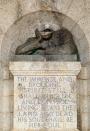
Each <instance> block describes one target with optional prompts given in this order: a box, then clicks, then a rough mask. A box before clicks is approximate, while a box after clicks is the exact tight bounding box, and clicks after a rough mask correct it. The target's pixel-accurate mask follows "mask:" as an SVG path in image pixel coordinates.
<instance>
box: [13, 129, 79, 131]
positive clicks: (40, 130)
mask: <svg viewBox="0 0 90 131" xmlns="http://www.w3.org/2000/svg"><path fill="white" fill-rule="evenodd" d="M12 131H79V130H78V129H26V130H22V129H13V130H12Z"/></svg>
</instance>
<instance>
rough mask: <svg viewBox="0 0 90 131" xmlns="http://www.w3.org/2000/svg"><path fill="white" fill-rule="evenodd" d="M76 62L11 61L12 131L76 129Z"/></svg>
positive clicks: (64, 130)
mask: <svg viewBox="0 0 90 131" xmlns="http://www.w3.org/2000/svg"><path fill="white" fill-rule="evenodd" d="M80 68H81V66H80V63H79V62H11V63H10V71H11V72H12V74H13V75H14V118H13V119H14V123H13V125H14V127H13V129H12V130H14V131H21V130H22V131H27V130H29V131H35V130H36V131H41V130H44V131H76V130H78V129H77V87H76V76H77V75H78V73H79V72H80Z"/></svg>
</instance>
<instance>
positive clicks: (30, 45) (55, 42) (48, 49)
mask: <svg viewBox="0 0 90 131" xmlns="http://www.w3.org/2000/svg"><path fill="white" fill-rule="evenodd" d="M35 35H36V37H33V38H29V39H28V40H27V41H26V42H25V43H24V44H23V45H20V46H19V47H18V48H17V49H16V55H32V54H34V55H36V54H39V55H59V54H60V55H62V54H65V55H69V54H77V53H78V51H77V48H76V45H75V43H74V40H73V36H72V34H71V33H70V32H69V31H68V30H67V29H65V28H62V29H60V30H57V31H53V30H52V29H45V30H43V31H39V30H38V29H36V30H35Z"/></svg>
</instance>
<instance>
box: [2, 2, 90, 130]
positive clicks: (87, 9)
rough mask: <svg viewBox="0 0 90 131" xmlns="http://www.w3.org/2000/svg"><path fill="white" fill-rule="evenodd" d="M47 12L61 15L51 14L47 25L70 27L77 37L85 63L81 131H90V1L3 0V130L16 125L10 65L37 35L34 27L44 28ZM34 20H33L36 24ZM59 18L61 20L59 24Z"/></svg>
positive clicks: (81, 74)
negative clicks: (16, 53)
mask: <svg viewBox="0 0 90 131" xmlns="http://www.w3.org/2000/svg"><path fill="white" fill-rule="evenodd" d="M41 10H42V11H41ZM43 11H55V12H57V13H55V14H56V15H55V17H54V18H53V17H52V15H53V13H51V12H48V13H47V14H48V15H46V16H45V17H44V19H47V22H45V21H44V19H43V22H44V23H45V24H46V25H48V24H49V25H52V27H53V28H54V29H57V28H60V27H61V26H63V27H66V28H67V29H68V30H69V31H71V33H72V34H73V36H74V40H75V42H76V45H77V48H78V50H79V55H80V56H81V63H82V71H81V73H80V75H79V78H78V79H79V81H78V86H79V94H78V100H79V103H80V104H79V103H78V105H80V107H79V112H80V113H79V114H80V117H81V121H82V122H81V123H80V128H81V130H82V131H89V130H90V124H89V123H90V117H89V116H90V110H89V108H90V89H89V87H90V85H89V84H90V69H89V68H90V1H89V0H86V1H83V0H49V1H47V0H38V1H37V0H0V103H1V104H0V105H1V107H0V115H1V117H0V118H1V119H0V130H1V131H11V128H12V126H13V123H12V122H13V121H12V117H13V101H12V99H13V80H12V79H11V75H10V72H9V70H8V67H9V65H8V63H9V61H11V60H13V58H14V51H15V49H16V47H17V46H18V45H20V44H21V43H23V42H25V40H26V39H27V38H28V37H30V36H33V35H34V33H33V28H36V27H37V26H38V27H40V21H39V22H38V19H40V20H41V21H42V19H41V14H42V12H43ZM49 14H50V15H49ZM57 14H59V15H57ZM61 14H63V15H61ZM48 16H49V17H50V18H49V19H48ZM31 18H33V19H32V21H31ZM37 18H38V19H37ZM56 18H57V19H58V21H56ZM35 20H36V22H35ZM42 27H43V26H42ZM80 117H79V118H80Z"/></svg>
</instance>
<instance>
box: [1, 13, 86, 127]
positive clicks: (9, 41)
mask: <svg viewBox="0 0 90 131" xmlns="http://www.w3.org/2000/svg"><path fill="white" fill-rule="evenodd" d="M67 23H69V24H67ZM44 25H49V26H51V28H53V29H54V30H57V29H59V28H61V27H65V28H66V29H68V30H69V31H70V32H71V33H72V34H73V37H74V41H75V44H76V46H77V49H78V52H79V56H80V61H81V63H82V65H84V64H85V63H87V62H88V61H89V60H88V58H89V57H88V52H89V48H88V42H87V40H86V38H85V34H84V33H83V31H82V30H81V28H80V27H79V25H78V24H77V23H75V22H74V21H73V20H72V19H71V18H69V17H67V16H65V15H63V14H60V13H58V12H51V11H38V12H34V13H31V14H28V15H26V16H23V17H22V18H21V19H19V20H18V21H16V22H15V23H14V24H13V25H12V26H11V27H10V29H9V30H8V31H7V33H6V34H5V37H4V39H3V42H2V47H1V61H2V65H1V66H2V67H1V68H2V71H1V79H2V81H4V82H3V83H2V86H3V87H4V88H3V92H5V91H6V90H5V89H7V91H8V93H9V97H8V99H4V101H5V103H7V104H6V105H8V106H7V108H6V107H5V106H6V105H5V104H4V102H3V101H2V102H3V108H2V111H3V112H8V113H9V114H8V116H7V119H5V120H4V123H3V127H5V128H6V127H7V129H12V126H13V123H12V122H13V120H12V118H13V117H12V116H13V101H12V99H11V98H13V80H12V78H11V76H10V72H9V62H10V61H14V58H15V50H16V48H17V47H18V46H19V45H21V44H23V43H24V42H25V41H26V40H27V38H29V37H33V36H34V31H35V29H36V28H37V27H38V28H39V29H40V28H43V26H44ZM78 34H79V35H78ZM82 38H84V39H83V43H82V41H81V39H82ZM7 83H8V84H7ZM79 86H80V85H79ZM78 108H80V106H78ZM79 114H80V113H79ZM86 115H87V114H86ZM80 116H81V117H83V114H82V112H81V114H80ZM81 124H82V123H80V126H81V127H82V125H81Z"/></svg>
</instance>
